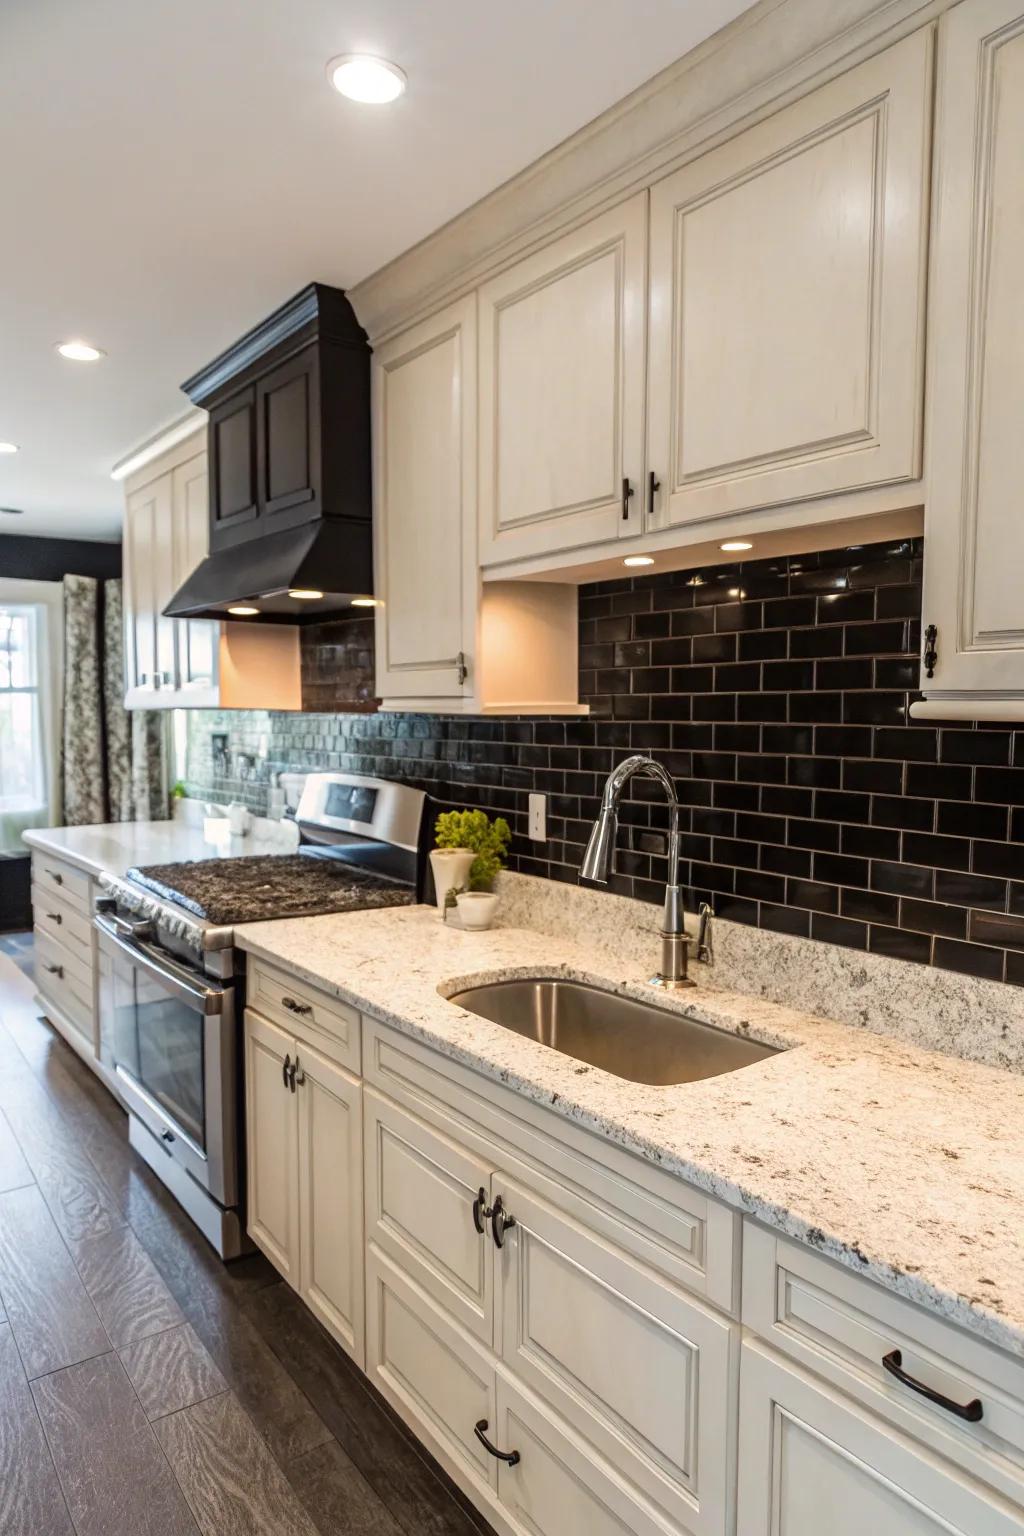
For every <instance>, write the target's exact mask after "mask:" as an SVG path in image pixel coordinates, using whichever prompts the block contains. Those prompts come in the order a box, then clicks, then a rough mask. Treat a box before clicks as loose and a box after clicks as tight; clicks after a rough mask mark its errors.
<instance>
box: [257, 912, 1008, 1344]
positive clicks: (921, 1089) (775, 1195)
mask: <svg viewBox="0 0 1024 1536" xmlns="http://www.w3.org/2000/svg"><path fill="white" fill-rule="evenodd" d="M235 937H236V942H237V943H238V944H240V945H241V947H242V948H244V949H247V950H249V951H251V952H252V953H254V954H258V955H262V956H264V957H265V958H267V959H269V960H272V961H276V962H278V963H280V964H282V965H284V966H286V967H287V968H288V969H290V970H291V971H293V972H294V973H295V974H296V975H299V976H302V977H305V978H306V979H307V980H309V981H311V982H314V983H316V984H318V985H320V986H322V987H325V988H327V989H328V990H329V991H331V992H333V993H335V994H336V995H337V996H338V997H341V998H343V999H345V1000H346V1001H347V1002H350V1003H352V1004H354V1005H355V1006H356V1007H358V1008H362V1009H365V1010H366V1011H368V1012H371V1013H373V1014H374V1015H375V1016H376V1017H378V1018H380V1019H383V1020H384V1021H385V1022H387V1023H389V1024H393V1025H394V1026H396V1027H397V1028H398V1029H400V1030H402V1031H403V1032H404V1033H406V1034H409V1035H411V1036H414V1037H415V1038H417V1039H420V1040H422V1041H424V1042H425V1043H426V1044H428V1045H431V1046H433V1047H435V1048H436V1049H437V1050H439V1051H441V1052H443V1053H444V1054H445V1055H447V1056H450V1057H451V1058H453V1059H454V1060H456V1061H459V1062H462V1063H463V1064H465V1065H467V1066H469V1067H472V1068H475V1069H476V1070H477V1071H480V1072H482V1073H485V1074H486V1075H487V1076H489V1077H491V1078H494V1079H496V1080H497V1081H498V1082H502V1083H505V1084H506V1085H507V1086H509V1087H511V1088H513V1089H514V1090H516V1091H517V1092H519V1093H522V1094H524V1095H526V1096H527V1097H528V1098H531V1099H533V1100H535V1101H536V1102H538V1103H540V1104H545V1105H548V1106H550V1107H552V1108H553V1109H554V1110H555V1111H556V1112H557V1113H558V1114H561V1115H564V1116H565V1117H567V1118H568V1119H571V1120H573V1121H575V1122H577V1123H578V1124H580V1125H582V1126H585V1127H587V1128H588V1129H590V1130H592V1131H595V1132H597V1133H598V1134H600V1135H603V1136H606V1137H608V1138H609V1139H610V1140H612V1141H614V1142H616V1143H618V1144H619V1145H621V1146H623V1147H626V1148H628V1149H629V1150H630V1151H632V1152H635V1153H637V1154H638V1155H639V1156H641V1157H644V1158H647V1159H649V1160H650V1161H652V1162H656V1163H658V1164H660V1165H661V1166H662V1167H664V1168H667V1169H669V1170H671V1171H673V1172H676V1173H678V1174H680V1175H681V1176H682V1177H684V1178H686V1179H689V1180H690V1181H691V1182H692V1183H694V1184H696V1185H698V1186H699V1187H700V1188H702V1189H704V1190H706V1191H708V1192H709V1193H710V1194H712V1195H715V1196H717V1197H718V1198H719V1199H721V1200H724V1201H726V1202H727V1203H728V1204H730V1205H732V1206H734V1207H737V1208H739V1209H740V1210H742V1211H744V1212H746V1213H748V1214H750V1215H753V1216H756V1217H758V1218H759V1219H760V1220H762V1221H764V1222H767V1223H768V1224H770V1225H771V1226H773V1227H776V1228H778V1229H779V1230H781V1231H782V1232H785V1233H787V1234H789V1235H790V1236H792V1237H796V1238H799V1239H801V1240H802V1241H804V1242H807V1243H808V1244H810V1245H811V1246H812V1247H814V1248H815V1249H817V1250H818V1251H819V1252H822V1253H824V1254H827V1255H828V1256H829V1257H831V1258H833V1259H837V1260H838V1261H839V1262H840V1263H842V1264H845V1265H846V1266H847V1267H849V1268H850V1269H852V1270H855V1271H856V1272H857V1273H858V1274H861V1275H866V1276H868V1277H869V1278H871V1279H873V1280H876V1281H878V1282H880V1283H881V1284H882V1285H885V1286H887V1287H888V1288H890V1289H891V1290H893V1291H896V1292H898V1293H899V1294H900V1295H902V1296H905V1297H907V1298H909V1299H910V1300H912V1301H916V1302H918V1303H920V1304H921V1305H923V1306H926V1307H928V1308H930V1309H931V1310H933V1311H935V1312H937V1313H939V1314H941V1315H942V1316H943V1317H946V1318H948V1319H949V1320H951V1321H953V1322H955V1323H959V1324H961V1325H962V1326H964V1327H966V1328H969V1329H971V1330H972V1331H974V1332H976V1333H978V1334H980V1335H981V1336H983V1337H985V1338H986V1339H988V1340H990V1341H991V1342H992V1343H994V1344H997V1345H1000V1346H1001V1347H1003V1348H1005V1349H1008V1350H1010V1351H1012V1352H1013V1353H1015V1354H1017V1355H1024V1081H1022V1079H1021V1078H1020V1077H1019V1076H1015V1075H1013V1074H1011V1073H1009V1072H1004V1071H1001V1070H999V1069H998V1068H994V1067H989V1066H985V1065H982V1064H979V1063H976V1062H970V1061H963V1060H958V1059H956V1058H953V1057H950V1056H941V1055H938V1054H934V1053H932V1052H928V1051H924V1050H921V1049H918V1048H917V1047H916V1046H913V1045H909V1044H906V1043H904V1042H902V1041H899V1040H896V1039H892V1038H887V1037H886V1036H884V1035H876V1034H872V1033H868V1032H865V1031H862V1030H855V1029H852V1028H850V1027H849V1026H847V1025H842V1024H835V1023H832V1022H830V1021H828V1020H825V1019H820V1018H815V1017H813V1016H811V1015H808V1014H802V1013H797V1012H795V1011H793V1010H791V1009H787V1008H783V1007H781V1006H779V1005H778V1004H776V1003H773V1002H769V1001H766V1000H765V999H763V998H754V997H749V996H744V995H741V994H739V993H732V992H727V991H724V990H717V989H716V990H714V991H711V990H709V989H707V988H704V987H698V988H696V989H694V990H692V991H688V992H684V993H681V994H677V995H676V997H675V998H674V999H673V998H670V997H662V996H660V995H655V998H656V1000H658V1001H660V1002H661V1003H662V1005H663V1006H667V1007H671V1008H675V1009H678V1010H679V1011H680V1012H682V1013H684V1014H687V1013H692V1014H694V1015H696V1016H699V1017H701V1018H704V1019H707V1020H708V1021H710V1022H712V1023H715V1024H718V1025H720V1026H721V1027H723V1028H726V1029H730V1030H734V1031H736V1032H739V1033H743V1034H748V1035H750V1036H752V1037H754V1038H757V1039H760V1040H763V1041H765V1043H767V1044H771V1045H781V1046H787V1047H791V1049H788V1050H786V1051H785V1052H784V1054H781V1055H779V1056H775V1057H772V1058H770V1059H768V1060H766V1061H763V1062H759V1063H758V1064H756V1065H754V1066H750V1067H745V1068H744V1069H743V1070H742V1071H739V1072H735V1073H732V1074H731V1075H728V1076H724V1077H717V1078H709V1079H706V1080H704V1081H703V1082H697V1083H689V1084H684V1085H681V1086H679V1087H669V1088H655V1087H647V1086H645V1085H643V1084H640V1083H625V1082H622V1081H621V1080H619V1079H617V1078H614V1077H610V1076H609V1075H608V1074H607V1073H604V1072H601V1071H599V1070H598V1069H597V1068H594V1067H586V1066H583V1065H582V1064H581V1063H579V1062H577V1061H574V1060H572V1059H571V1058H569V1057H566V1056H561V1055H559V1054H558V1053H557V1052H555V1051H551V1050H548V1049H547V1048H546V1047H544V1046H541V1045H538V1044H536V1043H535V1042H534V1041H531V1040H527V1039H524V1038H522V1037H520V1036H518V1035H514V1034H511V1033H509V1032H508V1031H506V1030H504V1029H502V1028H501V1027H500V1025H497V1024H492V1023H489V1022H488V1021H486V1020H484V1019H480V1018H477V1017H475V1016H474V1015H472V1014H469V1013H467V1012H466V1011H465V1010H464V1009H461V1008H459V1007H457V1006H456V1005H454V1004H452V1003H449V1002H448V1001H447V998H446V996H445V995H442V994H451V993H453V992H456V991H458V990H459V989H460V988H461V987H463V986H465V985H466V984H467V982H469V981H470V980H471V979H472V980H474V981H479V980H499V979H505V978H508V977H510V976H514V975H524V974H529V975H564V976H571V977H576V978H580V979H584V980H590V981H595V982H598V983H600V984H604V985H606V986H607V985H610V986H612V987H613V988H615V989H616V990H621V991H624V992H626V993H633V994H636V995H638V996H642V997H644V998H646V999H648V1000H650V999H651V998H652V993H651V990H650V988H649V987H647V986H645V985H644V980H645V977H646V975H647V974H649V969H650V960H651V958H652V957H653V950H652V951H651V954H645V955H644V956H643V957H642V961H636V962H631V961H629V960H627V959H623V958H622V957H620V958H618V959H616V958H615V955H614V954H613V953H612V952H611V950H610V949H605V948H600V949H596V948H589V947H587V946H586V945H581V944H579V943H573V942H570V941H569V940H567V939H566V938H558V937H554V936H550V935H544V934H540V933H537V932H534V931H532V930H528V929H525V928H497V929H495V930H492V931H491V932H489V933H465V932H461V931H459V930H457V929H453V928H451V927H448V926H446V925H443V924H441V923H440V922H439V920H438V918H437V916H436V914H435V913H434V912H433V911H432V909H429V908H425V907H406V908H402V909H397V910H394V911H389V912H358V913H352V914H348V915H345V916H341V917H338V916H330V917H315V918H297V919H293V920H288V921H284V922H270V923H260V924H258V925H254V926H251V927H243V928H240V929H237V930H236V935H235Z"/></svg>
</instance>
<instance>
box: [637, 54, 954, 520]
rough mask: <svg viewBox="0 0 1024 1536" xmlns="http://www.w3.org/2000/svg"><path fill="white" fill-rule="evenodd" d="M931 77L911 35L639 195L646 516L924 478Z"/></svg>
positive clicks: (735, 508)
mask: <svg viewBox="0 0 1024 1536" xmlns="http://www.w3.org/2000/svg"><path fill="white" fill-rule="evenodd" d="M930 76H931V30H930V29H928V28H924V29H922V30H921V31H920V32H918V33H915V34H914V35H913V36H911V37H908V38H907V39H905V40H904V41H903V42H900V43H898V44H896V45H895V46H894V47H892V48H890V49H888V50H887V51H886V52H884V53H881V54H879V55H878V56H877V57H876V58H873V59H870V60H868V61H867V62H866V63H864V64H862V65H860V66H859V67H857V68H856V69H852V70H850V71H849V72H848V73H846V74H844V75H841V76H840V77H839V78H838V79H836V80H834V81H832V82H831V83H830V84H828V85H825V86H823V87H821V88H820V89H819V90H817V91H814V92H812V93H811V94H810V95H808V96H806V97H804V98H803V99H802V100H800V101H798V102H796V103H795V104H794V105H793V106H790V107H787V108H785V109H784V110H783V111H781V112H778V113H776V114H775V115H774V116H773V117H770V118H768V119H767V120H766V121H764V122H762V123H759V124H757V125H756V126H755V127H753V128H751V129H749V130H747V131H746V132H744V133H741V134H739V135H738V136H737V137H736V138H734V139H731V140H729V141H728V142H727V143H725V144H723V145H721V146H720V147H719V148H717V149H714V150H712V151H710V152H709V153H708V154H705V155H702V156H701V157H700V158H698V159H696V160H694V161H692V162H691V163H690V164H689V165H686V166H684V167H683V168H682V169H681V170H679V171H677V172H675V173H674V174H673V175H671V176H669V177H667V178H666V179H665V180H664V181H661V182H659V183H658V184H657V185H656V186H654V187H653V188H652V190H651V291H650V320H649V329H650V371H649V383H648V388H649V395H648V453H647V463H648V467H649V469H650V470H651V471H652V472H653V473H654V474H655V475H656V476H657V478H658V481H659V482H660V490H659V492H658V495H657V498H656V503H655V508H656V525H657V526H659V527H663V528H664V527H671V526H674V525H679V524H688V523H694V522H700V521H703V520H705V519H711V518H716V517H722V516H725V515H727V514H730V513H735V512H743V511H747V510H753V509H756V508H759V507H772V506H777V505H779V504H780V503H785V502H791V501H799V500H804V499H806V498H808V497H816V496H825V495H829V494H832V493H834V492H840V491H849V490H853V489H856V488H860V487H866V486H873V485H879V484H882V483H887V482H895V481H900V480H908V479H915V478H917V476H918V475H919V474H920V438H921V431H920V422H921V412H922V367H923V360H924V328H923V301H924V257H925V249H926V221H927V208H928V197H927V189H928V170H929V160H928V151H929V121H930V114H931V89H930ZM752 526H755V527H756V523H755V524H752Z"/></svg>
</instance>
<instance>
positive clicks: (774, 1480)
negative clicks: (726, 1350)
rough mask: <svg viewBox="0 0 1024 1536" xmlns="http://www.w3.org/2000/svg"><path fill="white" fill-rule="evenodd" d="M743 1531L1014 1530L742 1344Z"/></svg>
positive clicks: (960, 1485)
mask: <svg viewBox="0 0 1024 1536" xmlns="http://www.w3.org/2000/svg"><path fill="white" fill-rule="evenodd" d="M737 1529H738V1531H739V1532H741V1533H742V1536H822V1533H823V1532H827V1533H828V1536H864V1533H865V1532H877V1533H879V1536H1020V1532H1021V1530H1022V1529H1024V1525H1022V1521H1021V1514H1020V1512H1019V1511H1018V1512H1016V1513H1015V1512H1014V1511H1013V1509H1012V1508H1011V1507H1010V1506H1009V1505H1007V1504H1004V1503H1003V1501H1002V1500H1001V1499H999V1498H998V1497H996V1496H995V1495H993V1494H990V1493H989V1492H988V1491H987V1490H986V1489H984V1488H982V1487H981V1486H980V1485H979V1484H977V1483H974V1482H971V1481H968V1480H967V1479H966V1478H964V1477H962V1476H961V1474H960V1473H959V1472H958V1471H957V1470H956V1469H955V1468H954V1467H952V1466H951V1465H950V1464H949V1463H946V1462H943V1461H942V1460H941V1459H940V1458H938V1457H936V1456H935V1455H933V1454H932V1453H931V1451H930V1450H929V1449H928V1448H927V1447H925V1446H923V1445H919V1444H917V1443H915V1442H914V1441H912V1440H909V1439H907V1438H906V1437H904V1436H903V1435H900V1434H897V1433H896V1432H895V1431H894V1430H893V1429H892V1428H891V1427H890V1426H889V1425H887V1424H886V1423H885V1422H884V1421H883V1420H882V1419H880V1418H877V1417H875V1415H873V1414H872V1413H870V1412H868V1411H867V1410H865V1409H863V1408H860V1407H858V1406H857V1405H855V1404H854V1403H852V1402H851V1401H849V1399H847V1398H845V1397H843V1395H842V1394H841V1393H838V1392H836V1391H834V1390H833V1389H832V1388H830V1387H828V1386H826V1385H825V1384H824V1383H823V1382H817V1381H815V1380H814V1379H813V1378H812V1377H810V1376H807V1375H805V1374H804V1372H803V1371H801V1370H799V1369H798V1368H797V1367H795V1366H791V1365H788V1364H785V1363H784V1362H783V1361H782V1360H781V1359H779V1358H778V1357H776V1356H775V1355H773V1354H772V1352H771V1350H770V1349H768V1348H767V1347H766V1346H765V1345H763V1344H761V1343H759V1342H757V1341H752V1340H749V1339H748V1340H747V1342H745V1344H744V1346H743V1362H742V1368H741V1393H740V1442H739V1500H738V1524H737Z"/></svg>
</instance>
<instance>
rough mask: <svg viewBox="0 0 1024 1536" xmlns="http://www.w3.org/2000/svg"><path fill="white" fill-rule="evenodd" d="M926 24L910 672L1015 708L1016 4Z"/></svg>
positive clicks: (1023, 18) (1021, 623)
mask: <svg viewBox="0 0 1024 1536" xmlns="http://www.w3.org/2000/svg"><path fill="white" fill-rule="evenodd" d="M939 39H940V41H939V73H938V96H937V118H936V125H937V126H936V158H937V167H936V172H937V173H936V178H935V183H936V197H937V205H936V210H935V234H934V241H933V261H932V274H931V292H930V299H929V332H928V352H929V370H928V372H929V378H928V433H927V458H928V461H927V465H926V482H927V491H926V501H925V534H926V540H925V569H924V614H923V618H924V623H925V625H926V626H927V625H931V624H934V625H935V627H936V630H937V632H938V633H937V636H936V640H935V645H934V650H935V652H936V659H935V662H934V666H933V668H932V671H933V676H932V677H931V678H929V677H928V676H927V671H926V669H922V678H921V686H922V688H923V689H924V690H925V692H926V693H927V694H928V695H929V700H930V701H931V700H932V698H933V696H937V697H936V704H937V706H938V712H939V713H940V714H941V715H942V716H943V718H945V716H946V715H947V714H950V715H957V714H966V715H967V717H968V718H978V719H984V718H986V716H988V717H989V718H994V719H1017V720H1020V719H1024V581H1022V579H1021V577H1022V571H1024V517H1022V514H1021V485H1022V482H1024V431H1022V420H1024V301H1022V297H1021V277H1022V273H1024V4H1022V3H1021V0H965V3H964V4H962V5H956V6H954V7H953V9H952V10H950V11H948V12H947V13H946V15H945V16H943V18H942V21H941V23H940V28H939ZM925 649H928V650H930V649H932V647H931V646H927V645H926V647H925ZM986 695H989V696H990V699H986V697H985V696H986ZM972 696H973V704H972ZM1000 697H1001V698H1002V700H1003V701H1005V707H1003V708H1000V706H999V704H998V702H996V703H995V708H994V712H992V713H989V709H990V700H993V701H997V700H998V699H999V698H1000ZM933 707H934V706H933ZM917 712H918V711H917V710H915V713H917ZM920 712H921V713H924V711H923V710H921V711H920Z"/></svg>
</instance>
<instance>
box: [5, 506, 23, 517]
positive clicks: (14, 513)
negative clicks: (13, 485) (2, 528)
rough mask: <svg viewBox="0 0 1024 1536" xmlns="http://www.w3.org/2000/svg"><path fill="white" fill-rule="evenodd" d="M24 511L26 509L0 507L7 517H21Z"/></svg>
mask: <svg viewBox="0 0 1024 1536" xmlns="http://www.w3.org/2000/svg"><path fill="white" fill-rule="evenodd" d="M24 511H25V508H24V507H0V512H2V513H3V514H4V516H5V517H21V516H22V514H23V512H24Z"/></svg>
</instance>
